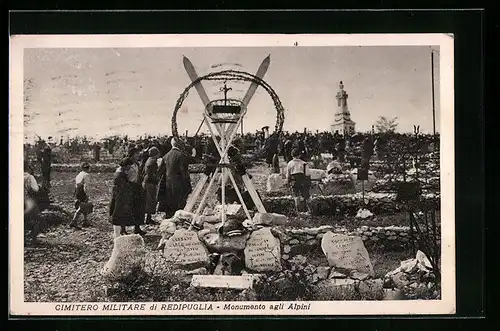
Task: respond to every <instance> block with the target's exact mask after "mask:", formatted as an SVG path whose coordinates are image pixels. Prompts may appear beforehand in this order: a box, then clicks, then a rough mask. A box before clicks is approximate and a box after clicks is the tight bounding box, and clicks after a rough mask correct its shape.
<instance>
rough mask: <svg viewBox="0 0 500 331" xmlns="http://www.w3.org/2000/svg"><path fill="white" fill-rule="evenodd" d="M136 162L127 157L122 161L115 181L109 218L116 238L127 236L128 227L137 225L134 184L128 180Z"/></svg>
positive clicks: (116, 172)
mask: <svg viewBox="0 0 500 331" xmlns="http://www.w3.org/2000/svg"><path fill="white" fill-rule="evenodd" d="M133 164H134V161H133V160H132V159H131V158H129V157H126V158H124V159H122V160H121V162H120V166H119V167H118V169H116V171H115V174H114V179H113V189H112V193H111V201H110V203H109V217H110V221H111V224H113V230H114V236H115V238H116V237H118V236H119V235H126V234H127V231H126V227H127V226H133V225H135V219H134V210H133V200H134V190H133V184H132V182H130V180H129V178H128V173H129V171H130V167H131V166H132V165H133Z"/></svg>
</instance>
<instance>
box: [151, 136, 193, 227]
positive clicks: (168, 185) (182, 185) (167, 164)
mask: <svg viewBox="0 0 500 331" xmlns="http://www.w3.org/2000/svg"><path fill="white" fill-rule="evenodd" d="M181 144H182V142H180V141H178V140H177V139H176V138H174V137H172V140H171V145H172V149H171V150H170V151H169V152H168V153H167V154H166V155H165V156H164V157H163V158H162V161H161V163H160V168H159V173H160V174H164V178H165V183H164V185H165V186H164V190H162V188H160V190H159V191H160V192H162V191H163V192H162V193H163V194H162V195H163V196H159V197H158V201H159V208H158V211H159V212H165V214H166V215H165V216H166V217H167V218H170V217H172V216H173V215H174V214H175V212H176V211H178V210H181V209H183V208H184V206H185V205H186V201H187V198H188V196H189V194H190V193H191V191H192V187H191V178H190V176H189V169H188V166H189V161H188V157H187V156H186V155H185V154H184V152H183V151H181V148H182V145H181ZM159 195H160V194H159Z"/></svg>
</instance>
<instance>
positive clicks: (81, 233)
mask: <svg viewBox="0 0 500 331" xmlns="http://www.w3.org/2000/svg"><path fill="white" fill-rule="evenodd" d="M268 171H269V170H268V169H267V167H266V166H265V165H259V166H256V167H254V168H253V169H250V171H249V172H250V173H251V174H252V175H253V182H254V183H255V186H256V188H257V190H259V192H264V191H265V182H266V179H267V176H268ZM75 175H76V174H75V173H57V172H56V173H54V174H53V180H52V196H53V198H54V200H55V201H57V202H58V203H60V204H62V205H63V207H64V208H65V209H66V210H69V211H71V212H73V211H74V209H73V198H72V193H73V187H74V186H73V185H74V184H73V183H74V176H75ZM91 176H92V177H91V179H92V183H91V186H90V189H89V192H88V193H89V197H90V199H91V200H92V201H93V203H94V205H95V209H94V213H93V214H92V215H91V217H90V220H91V223H92V226H91V227H89V228H84V229H83V230H74V229H72V228H69V227H68V223H69V221H70V220H68V222H67V223H66V224H62V225H58V226H55V227H52V228H50V229H48V231H46V232H45V233H42V234H41V235H40V240H39V244H38V245H36V246H34V245H32V244H31V243H30V242H28V241H26V240H25V253H24V277H25V282H24V290H25V293H24V295H25V301H31V302H33V301H37V302H50V301H52V302H54V301H57V302H92V301H94V302H98V301H106V300H107V296H106V292H105V291H106V290H105V289H106V283H105V281H104V279H103V278H102V276H101V275H100V270H101V268H102V267H103V265H104V264H105V263H106V262H107V260H108V259H109V257H110V256H111V251H112V248H113V235H112V226H111V224H110V223H109V221H108V217H107V212H108V210H107V205H108V202H109V199H110V191H111V187H112V178H113V174H112V173H92V174H91ZM198 178H199V175H193V184H194V183H195V182H196V180H197V179H198ZM291 222H295V225H304V226H316V225H320V224H328V219H327V218H318V219H316V220H315V221H311V223H313V224H308V223H309V222H307V221H304V220H302V221H301V222H302V223H306V224H299V223H300V222H299V223H297V222H298V221H297V220H291ZM330 222H331V221H330ZM143 229H144V230H145V231H147V235H146V236H145V238H144V239H145V242H146V245H147V247H148V249H151V250H154V249H156V247H157V245H158V242H159V240H160V234H159V231H158V226H143ZM408 254H409V253H408V252H401V253H396V252H395V253H377V252H370V256H371V259H372V262H373V266H374V269H375V273H376V274H377V275H380V276H382V275H384V274H385V273H386V272H388V271H390V270H392V269H394V268H396V267H397V266H398V265H399V262H400V261H401V260H403V259H406V258H408V257H409V256H408Z"/></svg>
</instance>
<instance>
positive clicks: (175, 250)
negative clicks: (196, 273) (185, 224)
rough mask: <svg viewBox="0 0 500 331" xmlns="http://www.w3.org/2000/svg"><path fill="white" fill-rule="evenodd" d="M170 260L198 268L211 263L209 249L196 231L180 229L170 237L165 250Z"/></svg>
mask: <svg viewBox="0 0 500 331" xmlns="http://www.w3.org/2000/svg"><path fill="white" fill-rule="evenodd" d="M163 255H164V256H165V258H166V260H167V261H168V262H171V263H173V264H174V265H177V266H180V267H187V268H198V267H201V266H206V265H208V263H209V258H208V250H207V248H206V247H205V246H204V245H203V244H202V243H201V241H200V239H199V238H198V234H197V233H196V232H195V231H189V230H186V229H179V230H176V231H175V232H174V234H173V235H172V236H171V237H170V238H169V239H168V241H167V243H166V244H165V249H164V251H163Z"/></svg>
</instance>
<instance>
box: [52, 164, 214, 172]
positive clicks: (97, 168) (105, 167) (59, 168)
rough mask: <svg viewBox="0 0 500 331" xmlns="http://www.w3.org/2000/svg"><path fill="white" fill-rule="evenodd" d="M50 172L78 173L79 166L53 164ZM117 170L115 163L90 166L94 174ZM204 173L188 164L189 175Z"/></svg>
mask: <svg viewBox="0 0 500 331" xmlns="http://www.w3.org/2000/svg"><path fill="white" fill-rule="evenodd" d="M51 168H52V171H55V172H80V171H81V166H80V163H71V164H66V163H53V164H52V166H51ZM116 168H118V164H116V163H92V164H90V171H91V172H94V173H112V172H115V171H116ZM203 171H204V165H203V164H190V165H189V172H190V173H202V172H203Z"/></svg>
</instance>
